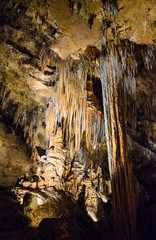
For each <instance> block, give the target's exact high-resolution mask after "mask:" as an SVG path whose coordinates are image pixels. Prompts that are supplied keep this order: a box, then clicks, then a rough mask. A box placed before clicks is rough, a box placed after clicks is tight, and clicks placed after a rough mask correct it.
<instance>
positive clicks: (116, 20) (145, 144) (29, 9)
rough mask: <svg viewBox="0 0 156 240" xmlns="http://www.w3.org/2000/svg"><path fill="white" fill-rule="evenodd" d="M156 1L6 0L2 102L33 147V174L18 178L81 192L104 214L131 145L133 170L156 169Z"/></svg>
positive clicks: (95, 214) (0, 6)
mask: <svg viewBox="0 0 156 240" xmlns="http://www.w3.org/2000/svg"><path fill="white" fill-rule="evenodd" d="M140 2H141V4H142V5H141V6H142V8H141V9H140ZM155 8H156V6H155V4H154V1H150V2H147V1H139V0H137V1H128V2H127V1H123V0H118V1H109V0H106V1H101V0H94V1H93V0H91V1H90V0H87V1H78V0H75V1H67V0H59V1H58V0H54V1H50V0H46V1H35V0H32V1H5V0H3V1H1V3H0V13H1V16H0V22H1V25H0V32H1V35H0V39H1V43H0V52H1V55H0V86H1V89H0V100H1V106H0V112H1V113H2V115H3V117H5V118H7V119H9V121H10V124H11V125H12V127H13V129H15V132H16V133H17V132H18V131H19V132H20V133H22V134H23V136H24V141H25V142H26V144H27V146H28V147H29V149H30V152H31V160H30V162H31V164H32V166H31V167H30V166H29V168H32V170H31V171H30V172H31V176H30V173H29V171H28V172H27V171H23V172H22V173H21V172H19V175H17V176H16V178H15V179H17V177H19V186H20V187H24V188H25V189H31V190H36V189H38V191H50V192H51V193H52V192H53V190H54V189H56V190H62V191H64V192H65V193H66V194H69V195H70V196H71V198H72V199H74V200H78V199H79V198H80V197H81V198H83V200H84V204H85V206H86V209H87V211H88V213H89V214H90V215H91V217H92V218H93V219H94V220H97V219H99V218H100V217H101V216H102V215H103V210H99V209H100V207H101V206H100V202H102V204H104V203H106V202H107V201H108V199H109V196H110V194H111V191H112V186H111V183H110V179H111V177H112V175H113V174H112V172H114V169H115V168H118V158H119V156H120V157H121V158H122V161H123V162H124V161H125V160H124V157H125V154H126V155H129V159H130V162H131V164H132V169H133V170H130V174H132V175H135V177H137V179H138V180H139V181H140V182H141V183H143V185H144V186H146V184H147V185H149V183H148V181H151V180H150V176H149V175H150V174H151V178H152V179H155V175H154V174H155V173H154V168H155V166H156V163H155V153H156V146H155V138H156V135H155V76H154V74H155V62H154V61H155V59H154V54H155V45H154V44H155V42H154V41H155V38H156V37H155V19H154V12H155ZM125 39H129V40H125ZM112 40H113V41H112ZM112 42H114V45H113V44H112ZM108 43H109V44H110V46H109V47H108V45H109V44H108ZM111 44H112V45H111ZM138 44H140V45H138ZM143 44H147V45H150V44H153V46H151V47H150V46H149V47H148V46H145V45H143ZM104 46H105V47H104ZM106 46H107V47H106ZM111 46H112V47H111ZM100 55H101V56H103V58H102V61H101V62H102V64H103V65H102V69H103V72H102V75H101V72H100ZM151 59H152V60H151ZM122 78H123V79H122ZM103 79H105V80H107V81H106V82H104V80H103ZM121 79H122V80H123V82H122V81H121ZM113 84H114V85H113ZM115 84H121V85H122V84H123V85H124V86H125V87H123V86H121V89H122V90H123V91H120V87H119V89H118V87H117V88H116V86H115ZM125 89H126V90H125ZM106 90H107V94H108V96H109V97H108V96H105V98H104V95H105V93H106V92H105V93H104V91H106ZM102 91H103V96H102ZM106 105H107V106H106ZM108 108H109V110H110V113H111V114H109V111H107V110H108ZM123 114H124V116H123V119H124V123H123V122H122V121H121V122H122V123H121V122H120V120H121V119H122V115H123ZM117 116H118V119H117ZM123 119H122V120H123ZM107 121H108V126H107V127H106V125H107ZM124 124H125V126H124V128H123V125H124ZM110 129H111V130H110ZM123 130H124V131H126V132H125V133H124V134H125V135H126V137H125V136H121V135H122V133H123V132H122V131H123ZM109 131H111V134H110V133H109ZM127 133H128V137H127ZM109 134H110V135H109ZM108 135H109V136H111V137H109V138H108ZM119 139H120V141H119ZM125 141H127V143H125ZM118 142H120V144H118ZM106 145H107V146H106ZM107 149H108V157H107ZM124 151H125V152H126V153H125V152H124ZM126 158H127V156H126ZM2 159H3V158H2ZM17 162H18V161H17ZM23 162H25V160H23ZM108 162H109V164H108ZM31 164H30V165H31ZM111 164H112V165H111ZM18 165H19V163H18ZM151 166H152V168H153V169H151ZM146 169H151V170H150V173H149V172H148V171H147V172H146ZM28 173H29V174H28ZM23 174H25V176H22V175H23ZM144 174H145V176H146V178H147V181H145V183H144ZM28 175H29V176H28ZM152 181H153V180H152ZM14 184H15V180H14Z"/></svg>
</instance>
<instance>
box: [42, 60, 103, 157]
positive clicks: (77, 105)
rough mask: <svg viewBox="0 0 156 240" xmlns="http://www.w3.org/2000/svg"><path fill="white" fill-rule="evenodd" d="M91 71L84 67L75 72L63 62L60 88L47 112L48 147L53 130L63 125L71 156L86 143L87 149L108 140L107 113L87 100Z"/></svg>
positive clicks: (64, 136) (52, 98) (65, 141)
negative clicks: (105, 129)
mask: <svg viewBox="0 0 156 240" xmlns="http://www.w3.org/2000/svg"><path fill="white" fill-rule="evenodd" d="M87 71H88V69H83V67H82V66H80V67H78V68H77V71H75V72H74V71H71V67H70V65H68V64H61V65H60V66H59V72H60V79H59V83H58V85H57V91H56V92H55V93H54V94H53V95H52V96H51V99H50V102H49V106H48V109H47V112H46V119H47V120H46V123H47V126H46V136H47V149H48V148H49V147H50V142H49V139H50V135H51V133H56V132H57V129H58V128H59V127H61V128H62V133H63V139H64V143H65V145H66V146H67V148H68V149H69V150H70V157H71V158H72V157H73V156H74V154H75V153H76V152H77V151H78V150H79V148H80V146H81V145H82V142H83V147H84V148H86V149H88V148H89V147H90V146H92V149H94V150H95V149H96V148H97V147H98V143H99V142H103V141H104V119H103V114H102V112H100V111H99V110H98V109H97V108H96V107H95V106H94V103H93V104H92V105H91V104H90V102H89V101H88V99H87V91H86V81H87Z"/></svg>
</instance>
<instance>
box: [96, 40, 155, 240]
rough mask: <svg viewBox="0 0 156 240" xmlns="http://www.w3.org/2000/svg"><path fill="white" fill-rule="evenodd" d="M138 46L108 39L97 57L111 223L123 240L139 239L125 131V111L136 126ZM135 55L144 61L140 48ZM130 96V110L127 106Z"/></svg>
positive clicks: (148, 63)
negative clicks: (110, 189)
mask: <svg viewBox="0 0 156 240" xmlns="http://www.w3.org/2000/svg"><path fill="white" fill-rule="evenodd" d="M137 49H138V47H137V46H135V45H134V44H132V43H130V42H128V41H126V40H125V41H121V42H120V44H119V42H118V44H117V43H115V42H107V44H106V46H105V47H104V49H103V53H102V54H101V59H100V70H101V81H102V93H103V107H104V118H105V132H106V138H107V148H108V162H109V172H110V178H111V182H112V193H113V210H114V224H115V227H116V230H117V236H118V237H117V238H118V239H126V240H130V239H134V240H135V239H137V238H138V236H137V229H136V214H137V189H136V188H137V186H136V183H135V181H134V179H133V173H132V168H131V165H130V163H129V161H128V152H127V130H126V122H127V121H128V120H127V113H128V111H131V112H132V119H131V121H132V122H130V124H131V127H132V128H133V129H134V130H135V126H136V108H135V105H136V76H137V74H138V69H139V63H138V61H137V58H136V55H135V52H136V50H137ZM149 51H150V50H149ZM149 51H148V52H149ZM145 53H146V52H145ZM138 55H140V58H141V60H142V62H144V59H143V57H142V56H144V54H143V50H142V49H141V50H139V52H138ZM138 55H137V56H138ZM152 58H153V57H152V54H150V55H149V56H148V57H147V59H148V60H147V59H145V62H144V65H143V66H144V68H145V69H148V67H149V66H150V61H151V59H152ZM129 97H130V99H131V103H132V106H133V108H132V109H128V108H127V106H128V98H129Z"/></svg>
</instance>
